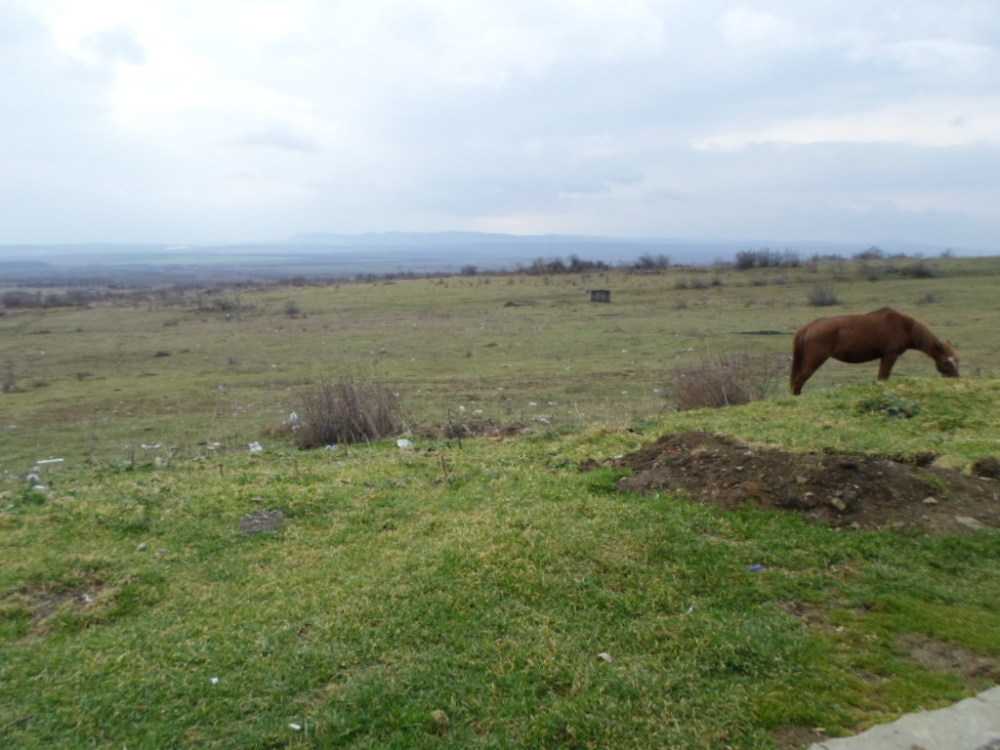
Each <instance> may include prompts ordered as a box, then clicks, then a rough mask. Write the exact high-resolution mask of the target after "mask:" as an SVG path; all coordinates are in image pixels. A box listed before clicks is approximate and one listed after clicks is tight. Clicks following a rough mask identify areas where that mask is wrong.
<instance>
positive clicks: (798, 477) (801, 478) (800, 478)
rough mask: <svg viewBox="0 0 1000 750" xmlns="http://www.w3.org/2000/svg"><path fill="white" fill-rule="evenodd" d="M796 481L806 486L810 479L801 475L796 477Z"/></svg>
mask: <svg viewBox="0 0 1000 750" xmlns="http://www.w3.org/2000/svg"><path fill="white" fill-rule="evenodd" d="M795 481H796V482H797V483H798V484H806V483H807V482H808V481H809V477H807V476H803V475H801V474H800V475H799V476H797V477H795Z"/></svg>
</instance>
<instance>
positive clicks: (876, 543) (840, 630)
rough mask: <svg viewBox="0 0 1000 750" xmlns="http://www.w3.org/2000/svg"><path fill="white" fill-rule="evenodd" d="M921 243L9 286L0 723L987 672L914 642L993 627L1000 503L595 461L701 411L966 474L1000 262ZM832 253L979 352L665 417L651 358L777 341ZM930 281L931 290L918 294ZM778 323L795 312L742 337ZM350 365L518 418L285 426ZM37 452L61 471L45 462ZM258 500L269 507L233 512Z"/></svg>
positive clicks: (325, 711)
mask: <svg viewBox="0 0 1000 750" xmlns="http://www.w3.org/2000/svg"><path fill="white" fill-rule="evenodd" d="M934 263H935V265H938V266H939V267H940V268H941V269H942V270H944V271H945V273H943V274H942V275H940V276H938V277H936V278H933V279H919V280H915V279H885V280H882V281H878V282H876V283H872V282H868V281H865V280H863V278H862V277H861V276H860V275H859V273H858V272H857V269H855V268H852V267H844V268H838V267H831V266H827V267H824V268H821V269H820V271H819V272H818V273H816V274H813V273H810V272H809V271H808V270H806V269H796V270H791V271H775V272H771V271H762V272H756V271H755V272H749V273H735V272H730V273H726V274H724V275H723V280H724V282H725V286H724V287H722V288H709V289H704V290H695V289H683V290H679V289H675V288H674V287H675V285H676V282H677V280H678V279H680V278H689V277H691V276H692V273H691V272H690V271H684V270H673V271H671V272H670V273H667V274H661V275H651V276H628V275H623V274H620V273H610V274H607V275H593V276H591V277H589V278H584V277H552V278H551V279H548V280H546V279H542V278H525V277H512V278H492V279H489V280H487V279H484V278H472V279H447V280H421V281H411V282H400V283H395V284H384V283H379V284H351V285H342V286H340V287H307V288H278V289H274V288H271V289H264V290H258V291H245V292H243V294H242V301H243V303H244V304H246V305H251V306H252V309H249V310H245V311H244V312H243V313H242V314H241V315H240V316H238V318H236V317H233V318H231V319H229V320H227V319H226V318H225V316H224V315H223V314H220V313H213V312H207V311H203V310H199V309H198V306H197V303H196V300H195V298H194V297H189V298H188V299H187V301H186V302H185V303H184V304H182V305H177V306H173V305H171V306H163V305H161V304H160V303H159V302H155V301H154V302H152V303H149V304H143V305H120V306H119V305H100V306H97V307H95V308H93V309H80V310H47V311H16V312H9V311H8V312H7V314H6V315H4V316H2V317H0V377H3V376H4V372H5V364H6V363H7V362H10V363H12V365H13V367H14V370H15V375H16V379H17V383H18V392H15V393H10V394H0V539H2V540H3V543H2V544H0V744H2V746H4V747H25V748H31V747H46V748H47V747H95V746H96V747H122V746H128V747H257V748H271V747H286V746H288V747H331V746H345V747H358V748H360V747H371V748H376V747H378V748H381V747H407V748H409V747H423V746H432V745H433V746H435V747H440V746H449V747H466V746H470V745H471V746H483V747H663V748H719V747H732V748H770V747H773V746H774V742H775V740H774V737H775V736H776V735H775V732H776V731H777V730H779V729H781V728H784V727H807V728H813V727H823V728H825V729H826V730H827V732H829V733H831V734H842V733H847V732H850V731H853V730H856V729H859V728H862V727H865V726H869V725H871V724H873V723H876V722H879V721H883V720H887V719H891V718H894V717H896V716H898V715H899V714H900V713H902V712H905V711H909V710H914V709H917V708H927V707H934V706H939V705H943V704H945V703H947V702H949V701H952V700H955V699H957V698H960V697H962V696H964V695H968V694H970V693H971V692H972V691H974V690H975V689H977V688H979V687H983V685H982V684H980V683H979V682H976V681H975V680H972V681H969V680H966V679H963V678H961V677H959V676H956V675H950V674H942V673H936V672H931V671H928V670H926V669H924V668H923V667H921V666H920V665H919V664H917V663H916V662H914V661H912V660H911V659H909V658H908V655H907V649H906V647H905V646H904V645H902V644H903V641H902V640H901V639H904V638H905V637H906V636H908V635H912V634H918V635H921V636H925V637H930V638H934V639H939V640H942V641H946V642H948V643H951V644H956V645H959V646H962V647H964V648H966V649H969V650H970V651H972V652H975V653H978V654H981V655H984V656H989V657H993V658H998V659H1000V637H998V633H1000V605H998V602H1000V564H998V563H1000V533H998V532H995V531H987V532H981V533H977V534H973V535H968V536H963V537H926V536H919V535H913V534H898V533H890V532H879V533H876V532H857V533H854V532H841V531H834V530H831V529H828V528H825V527H820V526H813V525H809V524H806V523H805V522H803V521H802V520H800V519H799V518H797V517H795V516H792V515H788V514H780V513H764V512H760V511H750V510H747V511H742V512H736V513H724V512H722V511H718V510H715V509H712V508H707V507H703V506H700V505H697V504H694V503H690V502H687V501H685V500H683V499H679V498H676V497H672V496H668V495H664V494H659V495H648V496H640V495H629V494H621V493H619V492H617V491H616V490H615V482H616V480H617V478H618V474H617V473H616V472H615V471H613V470H609V469H601V470H597V471H593V472H581V471H579V470H578V468H577V467H578V466H579V464H580V463H582V462H583V461H584V460H586V459H588V458H605V457H610V456H614V455H618V454H621V453H624V452H626V451H629V450H632V449H634V448H636V447H638V446H639V445H641V444H642V443H644V442H646V441H649V440H652V439H653V438H655V437H656V436H657V435H659V434H660V433H661V432H663V431H666V430H680V429H702V430H709V431H718V432H724V433H727V434H731V435H734V436H736V437H739V438H742V439H744V440H749V441H752V442H755V443H763V444H771V445H778V446H783V447H785V448H788V449H791V450H800V451H805V450H817V449H821V448H824V447H830V448H835V449H838V450H846V451H868V452H877V453H909V452H920V451H928V450H929V451H934V452H936V453H938V454H940V456H941V458H940V459H939V460H940V461H942V462H943V463H945V464H949V465H952V466H955V467H957V468H965V467H967V466H968V465H969V464H970V463H971V462H972V461H973V460H975V459H977V458H979V457H982V456H986V455H997V454H1000V426H998V425H1000V380H998V379H996V376H997V375H998V374H1000V347H998V345H997V339H996V336H995V331H994V327H995V320H996V315H997V312H998V305H1000V301H998V300H997V297H996V294H995V285H996V274H997V272H998V271H1000V267H998V265H997V260H996V259H981V260H965V259H958V260H951V261H947V262H945V261H934ZM833 275H838V276H839V280H836V279H835V280H834V284H835V286H836V289H837V293H838V296H840V297H841V298H842V299H844V300H845V304H844V305H843V306H842V307H841V308H834V311H835V312H836V311H839V310H843V311H847V310H851V311H858V310H867V309H872V308H875V307H879V306H882V305H886V304H889V305H894V306H897V307H899V308H901V309H904V310H907V311H909V312H911V313H913V314H915V315H917V316H918V317H919V318H921V319H922V320H925V321H926V322H928V323H929V324H930V325H931V327H932V328H933V329H934V330H935V331H936V332H937V333H939V334H940V335H942V336H945V337H947V338H951V339H953V340H954V341H955V343H956V344H957V345H958V346H959V348H960V350H961V353H962V362H963V376H964V377H963V378H962V379H960V380H958V381H949V380H943V379H940V378H938V377H936V376H935V375H934V373H933V368H932V366H931V363H930V362H929V361H927V360H926V358H924V357H922V356H921V355H919V354H914V353H911V354H909V355H907V356H906V357H904V358H903V360H902V361H901V362H900V364H899V365H898V367H897V372H896V374H894V377H893V379H892V381H890V383H889V384H888V385H880V384H876V383H874V382H873V381H874V375H875V367H874V366H848V365H840V364H837V363H831V364H828V365H826V366H825V367H824V368H822V369H821V370H820V371H819V373H817V375H816V376H815V377H814V378H813V380H812V381H810V383H809V385H808V386H807V389H806V393H805V395H804V396H802V397H800V398H797V399H793V398H791V397H786V396H783V395H778V396H777V397H776V398H774V399H772V400H769V401H765V402H759V403H754V404H750V405H748V406H746V407H740V408H729V409H721V410H714V411H695V412H684V413H676V412H673V411H672V410H671V408H670V403H669V401H668V400H666V399H665V398H664V397H663V395H662V393H658V392H657V391H656V390H655V389H659V390H660V391H661V392H662V391H663V390H664V389H668V388H669V380H670V376H669V371H670V369H671V368H672V367H674V366H676V365H679V364H685V363H688V362H691V361H692V360H693V359H695V358H697V357H698V356H699V354H700V353H701V352H704V351H709V350H710V351H713V352H724V351H732V350H735V349H754V350H764V351H771V352H776V353H777V352H787V351H788V350H789V347H790V335H791V332H792V331H793V330H794V329H795V328H796V327H797V326H799V325H801V324H802V323H804V322H807V321H808V320H811V319H812V318H815V317H818V316H819V315H821V314H829V312H828V310H823V311H819V310H817V309H815V308H811V307H808V306H807V305H806V303H805V297H806V293H807V291H808V289H809V288H811V287H812V286H813V285H814V284H815V283H816V282H817V280H823V281H829V280H830V279H831V278H832V276H833ZM778 276H782V277H786V281H787V283H785V284H779V285H775V284H769V285H767V286H756V285H754V282H755V280H757V281H759V280H761V279H767V280H773V279H774V278H777V277H778ZM706 278H707V277H706ZM590 286H595V287H596V286H601V287H608V288H611V289H612V293H613V302H612V304H611V305H592V304H589V303H588V302H586V297H585V295H584V290H585V289H586V288H588V287H590ZM926 292H934V293H935V294H936V295H937V296H938V297H939V298H940V300H941V301H940V302H939V303H936V304H931V305H925V306H920V307H916V306H915V303H916V300H917V299H918V298H919V297H920V296H921V295H923V294H925V293H926ZM289 299H294V300H295V301H296V302H297V304H298V305H299V306H300V307H301V308H302V309H303V310H304V311H305V313H306V315H307V317H305V318H299V319H292V318H289V317H287V316H286V315H285V314H284V309H285V304H286V302H287V300H289ZM511 300H514V301H521V302H530V303H533V304H528V305H526V306H520V307H505V306H504V305H505V303H506V302H507V301H511ZM680 302H683V303H685V304H686V307H684V308H683V309H678V308H679V304H678V303H680ZM761 330H778V331H782V332H784V334H783V335H746V334H745V333H742V332H746V331H761ZM46 331H47V333H46ZM158 351H168V352H170V356H168V357H157V356H155V355H156V352H158ZM339 375H354V376H361V377H375V378H378V379H381V380H383V381H385V382H388V383H391V384H393V385H395V386H396V387H398V388H399V390H400V392H401V394H402V397H403V401H404V405H405V406H406V408H407V409H408V411H409V418H410V421H411V423H413V424H415V425H418V424H426V423H441V422H444V421H445V420H446V419H448V418H449V415H450V416H451V417H453V418H456V419H460V418H461V415H462V414H465V415H470V414H475V412H476V410H481V411H482V412H483V414H482V416H483V417H489V418H492V419H495V420H497V421H501V422H512V421H519V422H523V423H525V424H528V425H531V426H532V428H533V430H534V434H531V435H528V436H524V437H519V438H517V439H510V440H503V441H497V440H489V439H480V440H465V441H462V442H461V443H460V444H459V443H457V442H451V443H448V442H434V441H428V440H423V439H420V438H415V439H414V441H415V443H416V449H415V450H408V451H401V450H399V449H397V448H396V446H395V445H394V444H393V443H392V442H391V441H390V442H389V443H387V444H377V445H372V446H365V447H359V448H351V449H346V448H343V447H342V448H341V449H340V450H338V451H336V452H329V451H315V452H299V451H296V450H294V449H293V448H292V447H291V446H289V445H288V444H287V443H286V442H285V440H284V439H283V438H280V437H275V436H273V435H270V434H266V433H265V430H266V428H268V427H274V426H276V425H277V424H278V423H279V422H280V421H281V420H282V418H283V417H284V416H286V415H287V412H288V411H289V410H290V409H291V408H294V405H295V393H296V391H297V389H298V388H300V387H301V386H303V385H305V384H309V383H312V382H315V381H317V380H318V379H320V378H332V377H337V376H339ZM866 404H867V405H871V404H876V405H879V404H887V405H889V406H892V405H893V404H905V405H907V407H908V409H907V411H908V412H909V413H911V416H910V417H909V418H907V417H906V416H905V415H904V416H893V414H890V413H889V412H890V411H891V409H888V408H887V409H881V408H874V409H871V408H868V407H866V406H865V405H866ZM910 407H913V408H910ZM462 408H464V409H465V411H464V412H463V411H462ZM543 415H544V416H545V417H546V418H547V422H548V423H546V422H543V421H538V420H537V417H540V416H543ZM256 439H260V440H261V441H262V442H263V443H264V445H265V448H266V451H265V453H264V454H262V455H258V456H250V455H248V454H247V452H246V443H247V442H249V441H250V440H256ZM209 441H219V442H221V443H222V446H221V447H220V448H219V449H218V450H213V449H212V448H211V446H210V445H207V444H206V443H208V442H209ZM142 444H147V445H149V444H159V445H160V447H159V448H149V449H144V448H142V447H141V445H142ZM50 456H59V457H63V458H65V459H66V461H65V463H63V464H56V465H49V466H46V467H45V468H44V469H43V481H44V482H45V483H46V484H47V485H48V486H49V487H50V492H49V493H48V494H39V493H33V492H29V491H28V490H27V489H26V485H25V482H24V479H23V477H24V475H25V473H26V472H27V471H28V470H29V469H30V467H31V466H32V465H33V463H34V462H35V461H37V460H38V459H42V458H47V457H50ZM154 459H159V461H158V462H156V463H154ZM261 509H280V510H282V511H283V512H284V514H285V516H286V524H285V527H284V529H283V530H282V531H281V532H279V533H277V534H273V535H262V536H244V535H242V534H241V533H240V532H239V520H240V518H241V517H242V516H244V515H246V514H248V513H251V512H254V511H256V510H261ZM758 563H759V564H762V565H764V566H766V570H765V571H764V572H762V573H752V572H750V571H749V570H748V566H750V565H752V564H758ZM794 607H805V608H807V610H808V611H809V612H810V613H813V615H812V616H810V618H808V619H810V620H811V621H812V622H811V624H810V623H807V622H804V621H803V620H802V619H801V618H799V617H797V616H794V615H793V614H790V613H789V610H790V609H793V608H794ZM604 652H606V653H608V654H610V655H611V657H612V661H611V662H606V661H604V660H602V659H600V658H598V654H600V653H604ZM213 678H217V682H215V683H213ZM436 711H443V712H444V714H446V716H447V726H444V725H443V722H442V721H441V719H440V715H438V717H439V718H438V719H437V720H435V719H434V718H433V717H434V712H436ZM293 723H294V724H296V725H298V726H300V727H301V729H300V730H298V731H296V730H294V729H292V728H290V726H289V725H290V724H293Z"/></svg>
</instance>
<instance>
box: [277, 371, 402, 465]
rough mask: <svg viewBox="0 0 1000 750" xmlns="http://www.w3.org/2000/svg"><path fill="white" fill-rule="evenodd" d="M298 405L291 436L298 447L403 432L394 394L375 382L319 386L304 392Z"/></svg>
mask: <svg viewBox="0 0 1000 750" xmlns="http://www.w3.org/2000/svg"><path fill="white" fill-rule="evenodd" d="M299 402H300V404H299V410H298V414H299V419H300V423H299V426H298V429H297V430H295V433H294V435H295V443H296V445H298V446H299V448H319V447H321V446H324V445H330V444H332V443H359V442H368V441H371V440H379V439H381V438H385V437H390V436H392V435H398V434H399V433H400V432H402V431H403V418H402V416H401V412H400V405H399V397H398V395H397V394H396V393H394V392H393V391H392V389H390V388H387V387H386V386H384V385H381V384H378V383H356V382H354V381H353V380H341V381H339V382H336V383H319V384H318V385H316V386H313V387H312V388H310V389H309V390H306V391H304V392H303V393H302V394H301V396H300V399H299Z"/></svg>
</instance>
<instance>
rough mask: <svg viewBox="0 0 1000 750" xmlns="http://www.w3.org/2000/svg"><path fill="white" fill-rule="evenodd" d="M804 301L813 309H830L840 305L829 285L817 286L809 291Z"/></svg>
mask: <svg viewBox="0 0 1000 750" xmlns="http://www.w3.org/2000/svg"><path fill="white" fill-rule="evenodd" d="M806 299H807V300H808V302H809V304H810V305H812V306H813V307H830V306H832V305H839V304H840V298H839V297H838V296H837V292H836V291H834V288H833V287H832V286H830V285H829V284H817V285H816V286H814V287H813V288H812V289H810V290H809V294H808V296H807V297H806Z"/></svg>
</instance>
